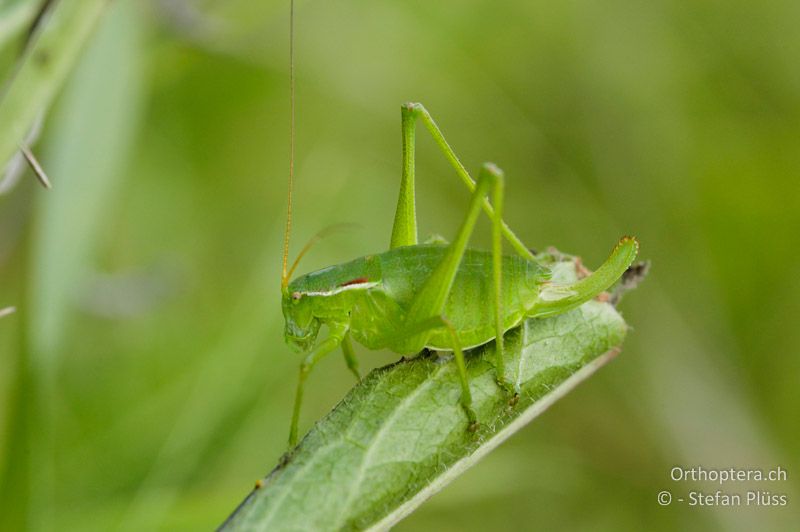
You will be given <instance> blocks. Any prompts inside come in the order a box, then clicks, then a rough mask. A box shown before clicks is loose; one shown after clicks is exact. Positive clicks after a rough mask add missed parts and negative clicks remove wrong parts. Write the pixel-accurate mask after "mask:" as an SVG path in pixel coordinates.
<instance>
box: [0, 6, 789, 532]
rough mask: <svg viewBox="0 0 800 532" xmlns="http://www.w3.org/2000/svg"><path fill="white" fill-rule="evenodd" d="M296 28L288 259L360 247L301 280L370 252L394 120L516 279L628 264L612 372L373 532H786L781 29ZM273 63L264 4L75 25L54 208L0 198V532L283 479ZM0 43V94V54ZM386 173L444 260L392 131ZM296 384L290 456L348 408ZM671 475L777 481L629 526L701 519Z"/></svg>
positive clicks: (128, 511) (279, 93)
mask: <svg viewBox="0 0 800 532" xmlns="http://www.w3.org/2000/svg"><path fill="white" fill-rule="evenodd" d="M20 3H21V2H18V1H0V17H2V14H3V13H6V14H7V13H9V12H10V11H3V10H11V9H13V8H15V6H17V5H19V4H20ZM23 3H24V2H23ZM296 16H297V26H296V31H297V100H298V109H297V183H296V205H295V207H296V208H295V213H296V218H295V230H294V241H293V255H294V254H295V253H296V252H297V250H298V249H299V248H300V246H301V245H302V244H303V243H304V242H305V240H306V239H307V238H308V237H309V236H311V235H312V234H313V233H314V232H316V231H317V230H319V229H321V228H324V227H326V226H328V225H330V224H334V223H339V222H355V223H358V224H359V225H360V227H359V228H358V229H355V230H353V231H350V232H347V233H343V234H337V235H336V236H334V237H331V238H329V239H327V240H325V241H324V242H323V243H322V244H320V245H318V246H317V247H316V248H315V249H314V251H313V252H312V253H311V254H310V256H309V257H308V258H307V259H306V260H305V261H304V263H303V264H302V265H301V270H302V271H310V270H311V269H314V268H317V267H321V266H326V265H330V264H335V263H338V262H344V261H346V260H347V259H350V258H353V257H356V256H358V255H362V254H365V253H369V252H374V251H380V250H383V249H385V248H386V247H387V246H388V242H389V235H390V230H391V222H392V217H393V208H394V204H395V201H396V198H397V192H398V185H399V176H400V112H399V109H400V107H399V106H400V104H401V103H402V102H405V101H409V100H413V101H421V102H423V103H424V104H425V105H426V106H427V107H428V109H429V110H430V111H431V112H432V114H433V115H434V117H435V118H436V119H437V121H438V122H439V125H440V126H441V127H442V129H443V130H444V132H445V134H446V135H447V137H448V139H449V141H450V142H451V144H452V145H453V147H454V148H455V149H456V151H457V152H458V153H459V154H460V156H461V157H462V160H463V162H464V163H465V165H466V166H467V167H468V168H469V169H471V170H474V169H476V168H477V167H478V165H479V164H480V163H481V162H483V161H487V160H491V161H494V162H496V163H497V164H498V165H500V166H501V167H502V168H503V169H504V170H505V171H506V175H507V183H508V194H507V195H508V198H507V204H506V212H507V220H508V222H509V224H510V225H511V226H512V227H513V228H514V229H515V230H516V231H517V233H518V234H519V235H520V236H521V237H522V239H523V240H524V241H525V242H527V243H528V244H529V245H530V246H531V247H534V248H541V247H544V246H548V245H557V246H558V247H559V248H561V249H562V250H564V251H568V252H573V253H578V254H580V255H581V256H582V257H583V258H584V260H585V262H586V263H587V264H588V265H589V266H596V265H598V264H599V263H600V262H601V261H602V260H603V259H604V258H605V256H606V254H607V253H608V251H609V250H610V249H611V247H612V246H613V244H614V243H615V242H616V240H617V238H618V237H619V236H621V235H622V234H635V235H637V236H638V237H639V239H640V241H641V243H642V247H641V256H642V257H643V258H646V259H650V260H652V263H653V268H652V272H651V276H650V277H649V278H648V279H647V281H646V282H645V283H644V284H643V285H642V286H640V288H639V289H638V290H636V291H635V292H634V293H631V294H630V295H628V296H627V297H626V298H625V301H624V302H623V304H622V307H621V308H622V311H623V313H624V315H625V317H626V318H627V320H628V321H629V323H630V324H631V326H632V330H631V332H630V334H629V337H628V339H627V341H626V344H625V348H624V351H623V353H622V355H621V356H620V357H618V359H617V360H615V361H614V362H613V363H612V364H611V365H609V366H608V367H607V368H605V369H603V370H602V371H601V372H600V373H599V374H598V375H596V376H595V377H593V378H592V379H590V380H589V381H588V382H586V383H585V384H583V385H582V386H580V387H579V389H578V390H576V391H575V392H573V393H571V394H570V395H568V396H567V397H566V398H564V399H563V400H561V401H560V402H559V403H557V404H556V405H555V406H554V407H553V408H552V409H550V410H549V411H548V412H547V413H545V414H544V415H543V416H542V417H541V418H539V419H537V420H536V421H535V422H534V423H533V424H532V425H531V426H529V427H527V428H525V429H524V430H523V431H521V432H520V433H519V434H518V435H516V436H515V437H514V438H512V439H511V441H509V442H508V443H507V444H505V445H503V446H502V447H501V448H500V449H499V450H497V451H496V452H494V453H493V454H491V455H490V456H489V457H487V458H486V459H485V460H483V461H482V462H481V463H480V464H479V465H478V466H477V467H475V468H473V469H472V470H470V471H469V472H468V473H467V474H465V475H464V476H463V477H461V478H460V479H458V480H457V481H456V482H455V483H454V484H453V485H451V486H450V487H448V488H447V489H446V490H445V491H444V492H442V493H441V494H439V495H437V496H435V497H434V498H433V499H431V500H430V501H428V502H427V503H426V504H425V505H424V506H423V507H422V508H421V509H420V510H418V511H417V512H416V513H414V514H413V515H411V516H410V517H409V518H407V519H406V520H405V521H403V522H402V523H401V524H400V525H399V526H398V527H397V529H398V530H408V531H412V530H431V531H433V530H436V531H448V530H453V531H455V530H459V531H461V530H494V529H519V530H534V529H540V528H543V529H553V528H559V529H569V530H582V529H592V530H620V529H650V530H671V529H682V530H700V529H702V530H706V529H729V530H739V529H742V530H752V529H754V528H755V529H761V530H781V529H788V527H790V526H791V525H792V524H794V525H795V526H796V524H797V523H798V522H800V520H799V519H800V518H799V517H798V505H799V504H800V498H799V497H800V490H798V487H800V483H798V481H797V478H798V477H797V475H798V473H800V452H799V451H800V423H798V419H799V418H798V413H799V412H800V393H799V392H798V385H799V384H800V382H798V379H799V378H800V359H798V349H797V346H798V345H800V327H798V326H797V323H798V318H800V308H799V307H800V278H799V277H798V276H797V274H796V271H795V270H796V266H797V264H798V259H799V258H800V254H799V253H798V251H797V239H798V233H800V186H799V185H798V180H799V178H800V69H798V58H799V57H800V32H798V31H797V24H798V21H800V3H798V2H793V1H790V0H784V1H772V2H750V1H744V0H729V1H726V2H719V1H710V0H701V1H696V0H692V1H689V0H683V1H679V0H671V1H670V0H658V1H652V2H635V1H631V0H609V1H605V2H590V1H581V0H576V1H567V2H544V1H538V0H537V1H522V0H519V1H513V2H491V1H488V0H458V1H445V2H425V1H422V0H406V1H404V2H397V1H385V0H377V1H376V0H370V1H367V0H338V1H336V2H321V1H303V0H298V5H297V13H296ZM2 22H3V19H2V18H0V26H2ZM287 38H288V5H287V2H284V1H273V2H250V1H245V0H231V1H227V2H219V1H212V0H207V1H198V2H190V1H179V0H162V1H148V2H134V1H132V0H118V1H117V2H116V3H115V4H114V5H113V7H112V8H111V9H110V10H109V11H108V13H107V14H106V16H105V17H104V18H103V19H102V22H101V24H100V27H99V28H98V30H97V32H96V34H95V36H94V37H93V39H92V42H91V43H90V45H89V46H88V47H87V48H86V50H85V54H84V56H83V57H82V59H81V61H80V64H79V65H78V67H77V69H76V70H75V71H74V72H73V74H72V75H71V77H70V79H69V82H68V84H67V86H66V87H65V89H64V90H63V91H62V92H61V94H60V96H59V98H58V101H57V102H56V105H55V106H54V107H53V108H52V109H51V112H50V113H49V114H48V116H47V119H46V122H45V129H44V133H43V138H42V140H41V142H39V144H38V145H37V146H36V147H35V149H36V151H37V153H39V155H40V157H41V159H42V162H43V164H44V165H45V167H46V169H47V171H48V173H49V175H50V178H51V179H52V181H53V183H54V190H52V191H50V192H46V191H44V190H43V189H41V188H40V187H38V186H37V185H36V183H35V181H34V180H33V179H32V178H31V177H30V176H27V177H24V178H23V179H22V181H21V182H20V183H19V184H18V186H17V187H16V188H15V189H14V190H11V191H10V192H9V193H7V194H6V195H4V196H2V197H0V307H3V306H7V305H12V304H13V305H16V306H17V307H18V309H19V310H18V312H17V314H15V315H14V316H12V317H7V318H4V319H2V320H0V529H3V530H17V529H30V530H52V529H56V528H58V529H62V530H154V529H160V530H198V529H209V528H212V527H214V526H216V525H217V524H219V523H220V522H221V521H222V520H223V519H224V518H225V517H226V516H227V514H228V513H229V512H230V511H232V510H233V508H234V507H235V505H236V504H237V503H238V502H239V501H240V500H241V499H242V498H243V496H244V495H245V494H246V492H247V491H248V490H249V489H250V487H251V486H252V482H253V481H254V480H255V479H256V478H259V477H260V476H262V475H263V474H264V473H266V472H267V471H268V470H269V469H271V468H272V467H273V465H274V464H275V463H276V461H277V459H278V457H279V456H280V455H281V453H282V452H283V450H284V445H285V440H286V436H287V430H288V423H289V414H290V407H291V400H292V394H293V388H294V385H295V378H296V368H297V365H298V363H299V358H298V357H297V356H296V355H293V354H292V353H291V352H290V351H289V349H288V348H287V347H286V346H285V345H284V342H283V336H282V325H283V322H282V317H281V315H280V304H279V270H280V257H281V238H282V224H283V222H284V208H285V189H286V184H285V178H286V172H287V167H288V119H289V106H288V68H287ZM0 44H2V45H3V49H2V51H1V52H0V60H2V62H0V65H2V66H3V68H4V69H6V70H5V73H7V72H8V69H9V68H10V66H9V65H10V59H9V58H12V57H13V54H14V53H15V51H16V50H18V49H19V45H20V42H19V38H14V39H10V40H8V41H6V42H0ZM5 73H4V75H5ZM0 127H2V124H0ZM418 145H419V152H418V157H417V162H418V178H417V179H418V208H419V215H420V231H421V234H422V235H423V236H424V235H427V234H430V233H441V234H444V235H446V236H448V235H452V234H453V232H454V231H455V228H456V225H457V223H458V221H459V220H460V217H461V215H462V213H463V210H464V207H465V205H466V200H467V194H466V192H465V191H464V190H463V187H462V186H461V185H460V184H459V183H458V181H457V178H456V177H455V175H454V173H453V172H452V170H451V169H450V168H449V166H448V165H447V163H446V161H445V160H444V159H443V158H442V157H441V156H440V155H439V153H438V152H437V151H436V148H435V146H434V145H433V143H432V142H431V141H430V139H429V137H428V136H427V134H425V133H423V130H421V129H420V132H419V133H418ZM486 233H487V232H486V230H485V229H484V230H483V232H481V233H480V234H479V236H478V238H477V239H476V241H475V245H476V246H485V245H486V244H487V239H486ZM793 242H794V243H793ZM358 352H359V355H360V358H361V361H362V365H363V366H364V367H374V366H376V365H382V364H385V363H388V362H390V361H392V360H394V359H395V358H396V357H395V356H393V355H391V354H390V353H371V352H367V351H365V350H363V349H360V350H359V351H358ZM310 382H311V384H310V388H311V391H310V392H309V394H308V399H307V403H306V408H305V410H304V414H303V427H304V428H305V429H307V428H308V427H309V426H310V425H311V423H312V422H313V420H314V419H317V418H319V417H320V416H322V415H323V414H324V413H325V412H327V411H328V410H329V409H330V408H331V407H332V406H333V405H334V404H335V403H336V402H337V401H338V400H339V399H340V398H341V397H342V396H343V394H344V393H345V392H346V390H347V389H349V388H350V387H351V386H352V384H353V383H352V377H351V376H350V375H349V373H348V372H347V370H346V368H345V366H344V364H343V363H342V361H341V360H340V357H338V356H332V357H330V358H329V359H328V360H325V361H323V362H322V363H321V364H320V365H319V368H318V369H317V370H316V371H315V373H314V374H313V375H312V377H311V381H310ZM675 465H680V466H684V467H693V466H698V465H700V466H703V467H707V468H713V467H731V466H734V467H740V468H746V467H756V468H765V469H767V468H773V467H775V466H778V465H780V466H782V467H783V468H784V469H786V470H787V471H788V480H787V481H785V482H776V483H765V484H762V485H759V486H758V488H759V489H764V490H767V491H770V492H772V493H785V494H788V500H789V505H788V506H787V507H785V508H734V509H725V508H689V507H687V506H686V505H685V504H677V503H676V504H673V505H672V506H670V507H666V508H665V507H661V506H659V505H658V504H657V502H656V494H657V493H658V492H659V491H660V490H663V489H669V490H672V491H674V492H675V493H676V496H678V494H679V493H684V494H685V493H686V492H687V491H688V490H689V489H695V488H697V486H700V488H697V489H704V490H705V491H708V492H711V493H713V492H714V491H715V490H716V489H719V486H717V485H713V484H711V485H697V486H696V485H695V484H693V483H677V482H673V481H671V480H670V479H669V471H670V469H671V468H672V467H673V466H675ZM722 489H723V490H727V491H731V492H736V491H740V490H741V489H742V488H741V487H740V486H737V485H731V484H727V485H725V486H723V487H722Z"/></svg>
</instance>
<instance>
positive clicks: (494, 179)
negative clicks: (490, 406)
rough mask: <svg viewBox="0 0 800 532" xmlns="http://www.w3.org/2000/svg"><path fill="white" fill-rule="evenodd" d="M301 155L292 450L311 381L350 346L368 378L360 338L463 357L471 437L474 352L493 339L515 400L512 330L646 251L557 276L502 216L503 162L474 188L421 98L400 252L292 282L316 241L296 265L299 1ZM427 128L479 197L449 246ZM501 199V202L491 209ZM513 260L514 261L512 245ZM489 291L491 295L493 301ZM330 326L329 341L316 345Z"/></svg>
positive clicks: (410, 116) (406, 160)
mask: <svg viewBox="0 0 800 532" xmlns="http://www.w3.org/2000/svg"><path fill="white" fill-rule="evenodd" d="M289 19H290V30H289V32H290V37H289V41H290V45H289V50H290V51H289V56H290V59H289V62H290V67H289V69H290V75H289V77H290V92H291V96H290V107H291V119H290V122H291V125H290V139H291V140H290V158H289V161H290V162H289V179H288V181H289V183H288V194H287V195H288V200H287V216H286V230H285V235H284V248H283V269H282V274H281V298H282V307H283V315H284V318H285V321H286V325H285V333H284V334H285V338H286V342H287V343H288V344H289V345H290V346H292V347H294V348H295V349H296V350H298V351H300V352H302V353H304V354H305V358H304V360H303V362H302V364H301V365H300V374H299V378H298V383H297V392H296V396H295V403H294V410H293V412H292V421H291V427H290V430H289V445H290V447H293V446H294V445H295V444H296V443H297V428H298V421H299V416H300V406H301V404H302V401H303V391H304V388H305V383H306V379H307V377H308V375H309V373H310V371H311V370H312V368H313V367H314V365H315V364H316V363H317V362H318V361H319V360H320V359H321V358H322V357H324V356H325V355H327V354H328V353H330V352H332V351H334V350H336V349H337V348H341V350H342V352H343V354H344V358H345V361H346V363H347V366H348V367H349V368H350V370H351V371H352V372H353V373H354V374H355V376H356V378H360V377H359V372H358V366H357V362H356V358H355V353H354V351H353V341H356V342H358V343H360V344H362V345H364V346H365V347H367V348H368V349H373V350H374V349H390V350H391V351H394V352H396V353H398V354H403V355H412V354H415V353H418V352H420V351H422V350H423V348H428V349H433V350H437V351H452V352H453V354H454V359H455V364H457V366H458V374H459V379H460V384H461V405H462V407H463V409H464V412H465V414H466V419H467V424H466V427H468V428H469V430H475V429H476V428H477V426H478V421H479V420H478V419H477V417H476V415H475V412H474V411H473V409H472V398H471V395H470V388H469V382H468V381H467V376H466V370H465V365H464V350H465V349H470V348H473V347H477V346H480V345H483V344H486V343H488V342H491V341H494V342H495V345H496V348H495V353H496V356H495V371H496V380H497V384H498V386H500V388H501V389H503V390H504V391H505V392H506V393H508V395H509V403H510V404H512V405H513V404H514V403H515V402H516V397H517V396H516V394H517V392H518V390H515V389H514V387H513V386H512V385H511V384H510V383H509V382H508V381H507V380H506V377H505V369H504V363H503V360H504V359H503V334H504V333H505V332H506V331H508V330H509V329H513V328H515V327H518V326H520V324H521V323H522V321H523V320H525V319H529V318H544V317H547V316H553V315H556V314H561V313H563V312H566V311H568V310H571V309H573V308H575V307H577V306H578V305H581V304H582V303H584V302H586V301H588V300H590V299H592V298H594V297H595V296H597V295H598V294H601V293H602V292H604V291H605V290H607V289H608V288H609V287H610V286H611V285H613V284H614V283H615V282H616V281H617V280H618V279H619V277H620V276H621V275H622V274H623V272H625V270H626V269H627V268H628V267H629V266H630V265H631V263H632V262H633V260H634V259H635V257H636V254H637V252H638V242H637V241H636V239H635V238H634V237H627V236H626V237H623V238H622V239H620V240H619V242H618V243H617V245H616V246H615V247H614V249H613V251H612V252H611V255H610V256H609V258H608V259H607V260H606V261H605V262H604V263H603V264H602V265H601V266H600V267H599V268H598V269H597V271H595V272H594V273H593V274H591V275H588V276H586V277H584V278H583V279H580V280H579V281H577V282H575V283H572V284H569V285H556V284H553V283H551V282H550V281H549V278H550V270H549V268H548V267H547V266H545V265H543V264H540V263H539V262H538V261H537V259H536V257H535V256H534V255H533V254H532V253H531V252H530V251H529V249H528V248H527V247H526V246H525V245H524V244H523V243H522V241H521V240H520V239H519V238H518V237H517V236H516V235H515V234H514V232H513V231H512V230H511V229H510V228H509V227H508V226H507V225H506V223H505V222H504V221H503V219H502V214H503V193H504V190H505V179H504V176H503V172H502V171H501V170H500V169H499V168H498V167H497V166H495V165H494V164H491V163H486V164H484V165H483V166H482V167H481V169H480V172H479V174H478V179H477V181H474V180H473V179H472V177H471V176H470V174H469V173H468V172H467V170H466V168H464V166H463V165H462V164H461V162H460V161H459V159H458V157H457V156H456V154H455V152H454V151H453V150H452V148H451V147H450V145H449V144H448V143H447V141H446V140H445V137H444V135H443V134H442V132H441V130H440V129H439V127H438V126H437V125H436V122H434V120H433V118H432V117H431V115H430V114H429V113H428V111H427V110H426V109H425V107H424V106H423V105H422V104H420V103H406V104H404V105H402V106H401V128H402V138H403V145H402V147H403V155H402V160H403V164H402V176H401V181H400V196H399V199H398V201H397V210H396V213H395V217H394V225H393V227H392V236H391V240H390V244H389V250H388V251H384V252H382V253H375V254H373V255H367V256H365V257H360V258H357V259H355V260H352V261H350V262H347V263H344V264H337V265H335V266H330V267H328V268H325V269H322V270H319V271H315V272H312V273H308V274H306V275H302V276H300V277H298V278H296V279H294V280H291V282H290V279H291V277H292V274H293V273H294V271H295V269H296V268H297V265H298V262H299V261H300V259H301V258H302V257H303V255H304V254H305V253H306V251H307V250H308V248H309V247H310V244H309V245H306V246H305V247H304V248H303V250H302V251H301V252H300V253H299V255H298V257H297V259H295V261H294V263H293V264H292V266H291V267H290V268H287V264H288V255H289V237H290V232H291V223H292V188H293V181H294V130H295V123H294V108H295V96H294V85H295V79H294V5H293V2H291V5H290V17H289ZM417 121H421V122H422V124H423V125H424V126H425V128H426V129H427V130H428V132H429V133H430V134H431V136H432V137H433V139H434V140H435V141H436V144H438V146H439V149H440V150H441V152H442V154H443V155H444V156H445V158H446V159H447V160H448V161H449V162H450V164H451V165H452V166H453V168H454V169H455V172H456V174H457V175H458V176H459V177H460V178H461V181H462V182H463V183H464V186H466V187H467V189H468V190H469V191H470V192H471V198H470V202H469V206H468V208H467V213H466V215H465V217H464V219H463V222H462V223H461V227H460V228H459V230H458V232H457V233H456V235H455V238H454V239H453V241H452V243H449V244H420V243H419V241H418V239H417V219H416V211H415V201H414V194H415V193H414V134H415V128H416V124H417ZM489 197H491V203H490V202H489ZM481 210H483V211H484V212H485V213H486V215H487V216H488V218H489V219H490V221H491V223H492V249H491V250H490V251H480V250H476V249H471V248H469V247H468V243H469V239H470V236H471V235H472V231H473V228H474V227H475V224H476V222H477V219H478V216H479V215H480V212H481ZM504 240H506V241H508V243H509V244H510V245H511V248H512V250H513V253H512V254H508V255H504V254H503V249H502V247H503V241H504ZM483 296H488V299H489V301H488V304H487V301H486V300H485V298H484V297H483ZM322 325H325V326H326V328H327V330H328V334H327V336H326V337H325V338H324V339H321V340H319V341H318V340H317V337H318V333H319V331H320V328H321V326H322Z"/></svg>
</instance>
